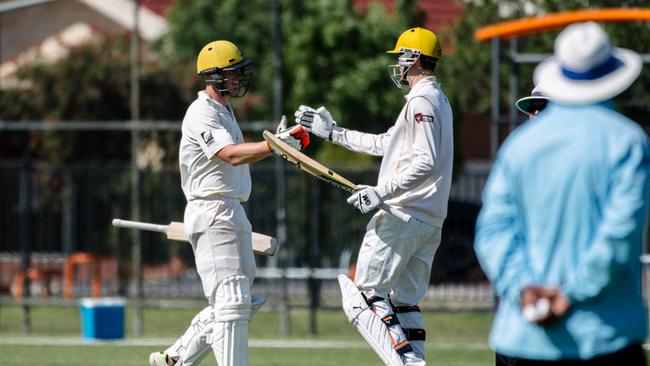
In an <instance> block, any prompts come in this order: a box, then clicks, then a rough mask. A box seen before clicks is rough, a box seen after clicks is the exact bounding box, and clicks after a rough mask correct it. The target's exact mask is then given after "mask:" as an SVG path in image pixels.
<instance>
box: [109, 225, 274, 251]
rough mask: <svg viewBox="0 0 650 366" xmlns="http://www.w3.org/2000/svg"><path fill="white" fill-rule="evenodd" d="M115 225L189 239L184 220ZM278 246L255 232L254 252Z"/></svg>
mask: <svg viewBox="0 0 650 366" xmlns="http://www.w3.org/2000/svg"><path fill="white" fill-rule="evenodd" d="M113 226H115V227H123V228H127V229H138V230H146V231H155V232H159V233H165V234H167V239H169V240H175V241H189V240H188V239H187V235H185V228H184V225H183V223H182V222H176V221H172V222H170V223H169V225H159V224H151V223H148V222H139V221H129V220H122V219H113ZM277 246H278V241H277V240H276V239H275V238H274V237H272V236H268V235H264V234H259V233H253V252H255V254H259V255H264V256H273V255H274V254H275V251H276V249H277Z"/></svg>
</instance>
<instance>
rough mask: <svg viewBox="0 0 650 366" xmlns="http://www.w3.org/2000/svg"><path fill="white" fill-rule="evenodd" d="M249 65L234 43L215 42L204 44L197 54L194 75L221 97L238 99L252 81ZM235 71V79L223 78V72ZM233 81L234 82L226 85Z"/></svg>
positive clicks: (249, 62) (248, 61)
mask: <svg viewBox="0 0 650 366" xmlns="http://www.w3.org/2000/svg"><path fill="white" fill-rule="evenodd" d="M251 63H252V62H251V61H250V60H247V59H245V58H244V56H243V55H242V53H241V51H240V50H239V48H237V46H236V45H235V44H234V43H232V42H230V41H225V40H217V41H212V42H210V43H208V44H206V45H205V46H203V48H202V49H201V52H199V55H198V57H197V58H196V73H197V74H199V75H200V76H201V77H202V78H203V81H205V82H206V83H208V84H212V85H213V86H214V88H216V89H217V90H218V91H219V92H221V93H222V94H223V95H230V96H235V97H240V96H243V95H244V94H246V91H247V90H248V85H249V84H250V81H251V79H252V71H251V70H250V68H249V66H250V65H251ZM235 70H239V71H240V74H239V75H237V76H236V77H232V76H231V77H229V78H227V77H224V72H226V71H235ZM233 79H236V81H235V82H231V83H228V81H229V80H233Z"/></svg>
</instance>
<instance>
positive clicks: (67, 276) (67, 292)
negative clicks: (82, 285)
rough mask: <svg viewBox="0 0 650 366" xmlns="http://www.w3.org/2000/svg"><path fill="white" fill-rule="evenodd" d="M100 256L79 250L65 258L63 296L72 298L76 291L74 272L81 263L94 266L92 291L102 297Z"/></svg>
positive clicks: (94, 294)
mask: <svg viewBox="0 0 650 366" xmlns="http://www.w3.org/2000/svg"><path fill="white" fill-rule="evenodd" d="M100 260H101V258H100V256H98V255H95V254H91V253H85V252H77V253H72V254H70V256H69V257H68V258H67V259H66V260H65V264H64V269H63V297H64V298H65V299H66V300H72V298H73V293H74V273H75V271H74V270H75V267H77V266H81V265H90V266H92V275H91V280H90V293H91V296H92V297H100V296H101V295H102V279H101V272H100V268H99V264H100Z"/></svg>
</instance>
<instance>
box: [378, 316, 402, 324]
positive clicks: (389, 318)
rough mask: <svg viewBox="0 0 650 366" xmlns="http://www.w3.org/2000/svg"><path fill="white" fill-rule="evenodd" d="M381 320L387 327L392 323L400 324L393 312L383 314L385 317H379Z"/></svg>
mask: <svg viewBox="0 0 650 366" xmlns="http://www.w3.org/2000/svg"><path fill="white" fill-rule="evenodd" d="M381 321H382V322H384V324H386V326H387V327H391V326H393V325H400V324H399V319H397V317H396V316H395V314H391V315H388V316H385V317H383V318H381Z"/></svg>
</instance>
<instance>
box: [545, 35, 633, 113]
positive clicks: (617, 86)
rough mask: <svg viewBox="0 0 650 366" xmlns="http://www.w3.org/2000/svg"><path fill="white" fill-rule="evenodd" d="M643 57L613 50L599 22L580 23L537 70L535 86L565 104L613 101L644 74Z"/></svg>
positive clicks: (554, 99) (560, 41)
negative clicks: (538, 85) (642, 72)
mask: <svg viewBox="0 0 650 366" xmlns="http://www.w3.org/2000/svg"><path fill="white" fill-rule="evenodd" d="M641 66H642V63H641V57H640V56H639V55H638V54H637V53H635V52H633V51H630V50H626V49H623V48H614V47H612V45H611V43H610V41H609V37H608V36H607V33H605V31H604V30H603V28H601V27H600V26H599V25H598V24H597V23H594V22H586V23H576V24H572V25H570V26H568V27H567V28H566V29H564V30H563V31H562V32H561V33H560V35H559V36H558V37H557V39H556V40H555V54H554V56H552V57H550V58H548V59H546V60H544V61H543V62H542V63H541V64H539V65H538V66H537V67H536V68H535V76H534V78H535V83H536V84H537V83H539V82H540V81H543V82H544V92H545V93H544V94H545V95H546V96H547V97H549V98H550V99H551V100H553V101H555V102H558V103H564V104H591V103H597V102H601V101H604V100H608V99H611V98H613V97H615V96H617V95H618V94H620V93H622V92H623V91H624V90H625V89H627V88H628V87H629V86H630V85H631V84H632V83H633V82H634V80H636V78H637V77H638V76H639V73H640V72H641Z"/></svg>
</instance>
